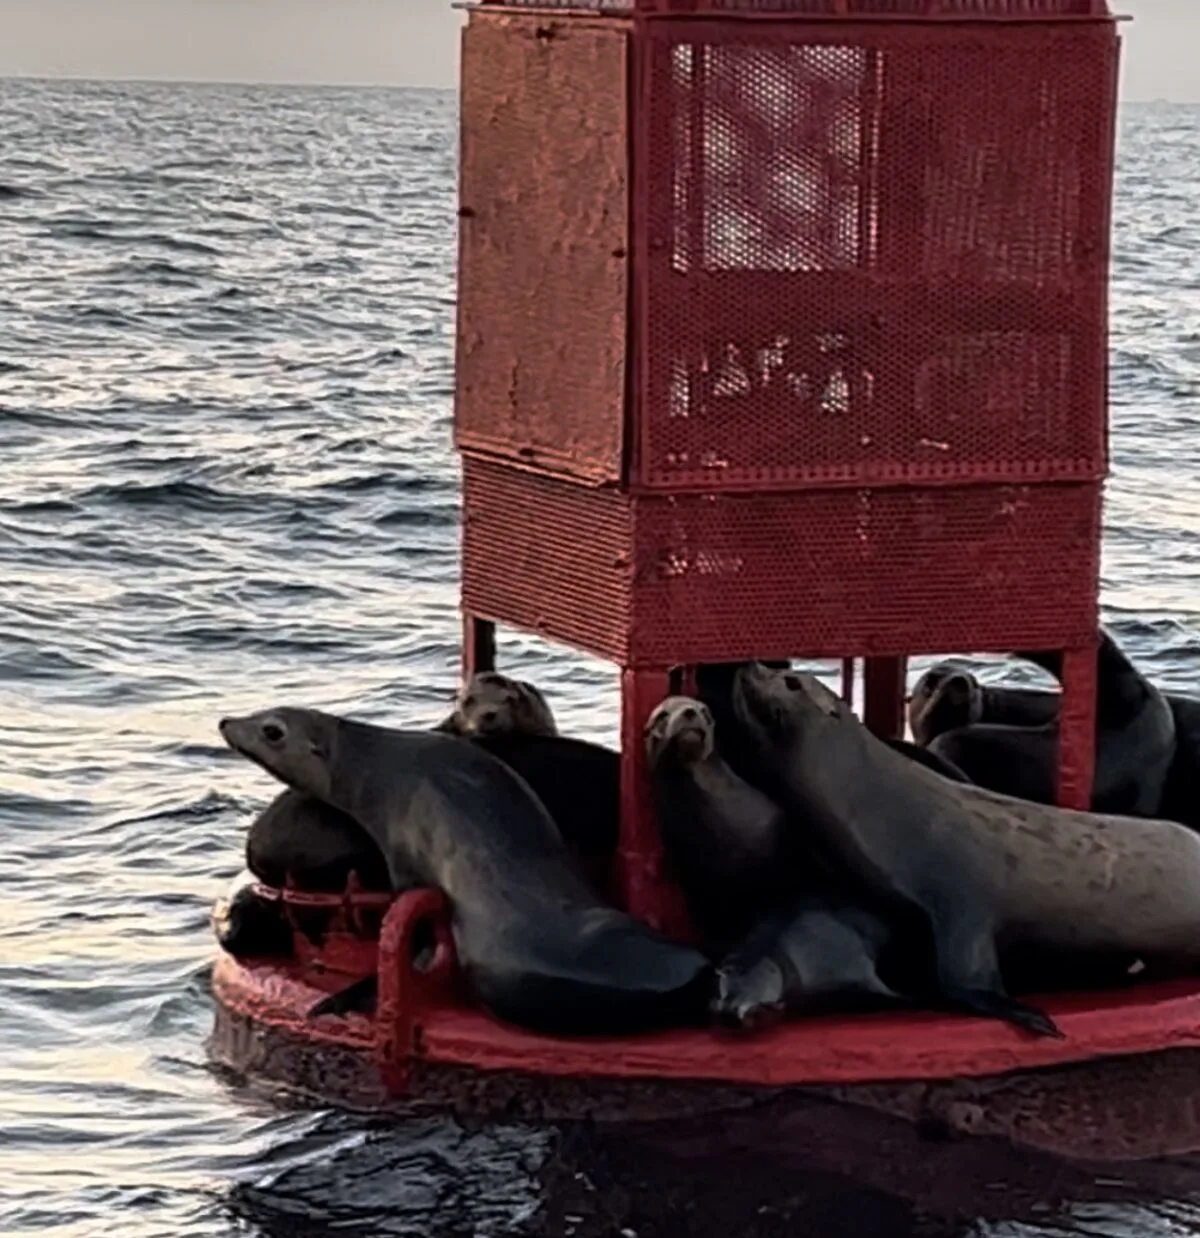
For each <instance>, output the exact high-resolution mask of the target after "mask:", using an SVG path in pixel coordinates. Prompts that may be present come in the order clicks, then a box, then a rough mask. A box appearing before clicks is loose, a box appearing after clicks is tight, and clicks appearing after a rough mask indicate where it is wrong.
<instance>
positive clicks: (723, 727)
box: [696, 662, 971, 783]
mask: <svg viewBox="0 0 1200 1238" xmlns="http://www.w3.org/2000/svg"><path fill="white" fill-rule="evenodd" d="M750 665H753V664H752V663H749V662H712V663H708V664H706V665H703V666H698V667H697V668H696V694H697V696H698V697H699V699H700V700H701V701H703V702H704V704H705V705H707V706H708V708H709V710H710V711H711V713H712V715H713V720H714V723H715V725H716V733H717V751H718V752H719V753H720V755H721V757H722V758H723V759H724V760H725V762H726V763H727V764H728V765H729V767H730V769H731V770H733V772H734V773H735V774H737V775H738V777H740V778H742V779H744V780H746V781H747V782H750V783H754V781H755V779H756V777H757V773H756V766H757V763H758V754H757V752H756V750H755V747H754V744H753V743H751V742H749V741H748V739H747V738H746V736H745V735H743V734H742V731H741V727H740V726H739V724H738V720H737V716H736V714H735V712H734V708H733V684H734V680H735V679H736V677H737V673H738V671H739V670H740V669H741V668H742V667H743V666H750ZM759 665H762V666H765V667H767V669H768V670H790V669H791V663H790V662H762V663H760V664H759ZM884 743H886V744H888V745H889V746H890V747H892V748H895V750H896V751H897V752H902V753H903V754H904V755H905V756H906V757H908V758H909V759H910V760H913V761H916V762H918V763H919V764H921V765H924V766H926V767H927V768H929V769H932V770H933V771H934V772H935V773H938V774H941V775H942V776H943V777H944V778H950V779H952V780H953V781H954V782H970V781H971V780H970V778H968V777H967V775H966V774H965V773H964V772H963V771H962V770H961V769H959V768H958V767H957V766H956V765H955V764H954V762H953V761H950V760H947V759H946V758H945V757H943V756H940V755H939V754H938V753H936V752H930V751H929V750H928V748H923V747H920V746H919V745H917V744H912V743H909V742H908V740H905V739H885V740H884Z"/></svg>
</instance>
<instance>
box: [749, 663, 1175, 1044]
mask: <svg viewBox="0 0 1200 1238" xmlns="http://www.w3.org/2000/svg"><path fill="white" fill-rule="evenodd" d="M734 701H735V706H736V708H737V710H738V714H739V717H741V718H742V720H743V723H744V725H745V726H746V728H747V731H748V732H749V733H750V734H753V735H755V736H757V737H758V739H759V742H760V743H761V744H762V746H763V749H764V751H765V752H767V753H769V754H771V758H772V760H771V762H770V765H771V768H772V770H773V773H774V786H773V787H772V788H771V790H772V793H773V794H774V796H775V798H776V799H777V800H778V801H779V802H780V803H781V804H782V805H783V807H784V808H785V809H787V810H788V811H789V813H790V814H791V817H792V819H793V820H796V821H797V822H803V823H804V824H805V825H806V827H807V829H808V830H809V832H810V834H811V836H812V839H813V843H814V845H815V846H818V847H820V848H821V849H823V850H824V851H825V852H826V853H827V854H828V855H829V856H830V859H831V862H832V863H833V864H834V865H835V866H837V867H840V869H841V871H843V872H844V873H845V874H846V875H847V877H848V878H850V879H853V880H854V881H855V882H856V884H857V886H858V888H859V890H860V891H861V892H862V894H863V896H864V897H873V898H874V899H876V900H877V901H878V902H879V904H880V906H881V907H886V908H890V909H892V913H893V914H899V913H900V912H901V911H902V910H907V911H908V912H909V913H912V912H914V911H915V912H917V913H919V914H920V916H921V917H922V918H924V920H925V922H926V923H927V924H928V925H929V926H930V928H931V929H932V933H933V939H934V950H935V954H936V968H937V976H938V984H939V988H940V992H941V994H942V996H943V997H944V998H945V999H946V1000H948V1001H949V1002H951V1003H953V1004H954V1005H957V1006H959V1007H961V1008H964V1009H968V1010H973V1011H975V1012H976V1013H978V1014H982V1015H988V1016H991V1017H995V1018H1000V1019H1005V1020H1007V1021H1009V1022H1012V1023H1014V1024H1016V1025H1017V1026H1020V1027H1024V1028H1027V1029H1029V1030H1030V1031H1034V1032H1039V1033H1042V1034H1056V1028H1055V1026H1054V1024H1053V1023H1052V1022H1051V1020H1050V1019H1049V1018H1047V1017H1046V1015H1044V1014H1043V1013H1041V1012H1040V1011H1037V1010H1034V1009H1032V1008H1030V1007H1029V1006H1027V1005H1024V1004H1022V1003H1019V1002H1016V1001H1014V1000H1013V999H1012V998H1011V997H1009V995H1008V993H1007V992H1006V990H1005V986H1004V984H1003V981H1002V979H1001V969H1000V951H1001V950H1002V949H1006V948H1008V947H1010V946H1011V947H1013V948H1017V949H1019V948H1036V947H1038V946H1044V947H1045V948H1046V949H1047V950H1049V951H1066V952H1077V953H1079V954H1080V955H1083V956H1088V955H1106V956H1128V957H1135V958H1139V959H1144V960H1145V962H1146V964H1147V967H1148V968H1150V967H1154V968H1155V969H1156V970H1161V971H1164V972H1166V971H1170V970H1173V969H1182V970H1191V969H1194V968H1195V967H1196V966H1197V964H1200V838H1198V837H1197V836H1196V835H1195V834H1194V833H1192V832H1191V831H1190V830H1188V829H1186V828H1184V827H1183V826H1180V825H1176V824H1174V823H1172V822H1167V821H1146V820H1142V819H1138V818H1132V817H1118V816H1103V815H1098V814H1093V813H1081V812H1074V811H1070V810H1067V809H1061V808H1057V807H1054V806H1051V805H1043V804H1035V803H1030V802H1027V801H1024V800H1019V799H1015V798H1012V797H1009V796H1004V795H999V794H997V793H995V792H992V791H988V790H986V789H984V788H982V787H974V786H969V785H963V784H959V783H954V782H951V781H949V780H948V779H945V778H941V777H939V776H937V775H935V774H933V773H932V772H930V771H928V770H926V769H924V768H923V767H921V766H920V765H917V764H916V763H914V762H912V761H908V760H906V759H905V758H903V757H901V756H900V755H899V754H898V753H896V752H894V751H893V750H892V749H891V748H889V747H888V746H887V745H886V744H883V743H880V741H879V740H877V739H876V738H875V737H874V736H873V735H871V733H870V732H869V731H868V730H867V729H866V728H865V727H864V726H863V725H862V724H861V723H860V722H859V720H858V719H857V718H856V717H855V716H854V714H853V713H852V712H851V710H850V709H849V708H848V707H847V706H846V705H845V704H844V703H843V702H842V701H841V700H840V699H839V698H838V697H837V696H836V695H834V694H833V693H832V692H830V691H829V690H828V689H827V688H825V687H824V686H823V685H822V684H821V683H820V682H819V681H818V680H816V679H814V678H813V677H812V676H809V675H802V674H795V673H779V672H771V671H768V670H766V669H763V668H757V667H755V668H747V669H745V670H743V671H742V672H741V673H740V674H739V676H738V680H737V685H736V690H735V694H734ZM875 909H876V908H875V907H872V910H875ZM885 914H886V913H885Z"/></svg>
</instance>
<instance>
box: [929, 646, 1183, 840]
mask: <svg viewBox="0 0 1200 1238" xmlns="http://www.w3.org/2000/svg"><path fill="white" fill-rule="evenodd" d="M951 674H954V675H957V676H961V677H963V678H964V679H965V680H967V681H968V685H969V686H968V693H969V692H970V691H971V690H972V688H973V689H974V690H975V691H977V693H978V695H977V697H976V698H975V699H977V700H978V709H977V710H976V711H974V712H977V713H978V717H977V718H976V719H974V720H975V721H978V722H983V723H999V724H1001V725H1007V726H1026V727H1039V726H1045V725H1046V723H1047V722H1054V721H1055V720H1056V719H1057V718H1058V711H1059V709H1060V708H1061V706H1062V694H1061V693H1060V692H1057V691H1054V690H1052V689H1047V688H1016V687H1012V688H1010V687H1003V686H1000V687H997V686H990V685H985V684H980V683H979V682H978V680H976V679H975V677H974V676H973V675H971V674H970V672H968V671H961V670H956V669H954V668H952V667H947V666H945V665H942V666H935V667H933V668H932V669H931V670H929V671H926V673H925V674H924V675H923V676H922V677H921V679H920V680H918V682H917V685H916V687H915V688H914V689H913V694H912V699H911V701H910V705H909V720H910V725H911V726H912V728H913V734H914V736H916V737H917V738H918V742H920V743H930V742H932V740H934V739H936V738H937V736H938V735H940V734H942V733H943V732H945V731H948V730H953V729H955V728H956V727H959V726H966V725H968V724H969V722H970V721H971V717H970V714H971V712H972V711H971V710H969V709H963V707H962V703H963V701H964V699H966V698H967V694H966V693H963V692H962V691H961V690H960V691H959V692H958V693H957V696H955V695H954V694H952V695H951V698H950V700H949V701H948V702H943V704H942V706H940V707H939V708H938V709H937V710H935V711H934V713H933V714H932V715H931V714H930V713H929V703H930V700H931V698H932V697H933V695H934V693H935V691H936V690H937V689H938V688H939V686H940V685H941V683H942V682H943V681H944V680H945V678H946V677H947V676H949V675H951ZM1162 695H1163V698H1164V699H1165V700H1166V702H1167V704H1168V706H1170V709H1171V714H1172V717H1173V718H1174V720H1175V755H1174V757H1173V758H1172V761H1171V766H1170V770H1169V771H1168V773H1167V779H1166V785H1165V788H1164V790H1163V798H1162V803H1161V805H1160V806H1159V809H1158V815H1159V816H1162V817H1165V818H1166V819H1167V820H1168V821H1178V822H1180V823H1181V824H1183V825H1189V826H1191V827H1192V828H1193V829H1200V699H1197V698H1196V697H1193V696H1186V695H1184V694H1182V693H1179V692H1164V693H1162ZM955 700H957V703H958V707H957V708H953V704H954V702H955ZM947 706H950V707H947ZM918 728H920V733H919V734H918Z"/></svg>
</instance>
